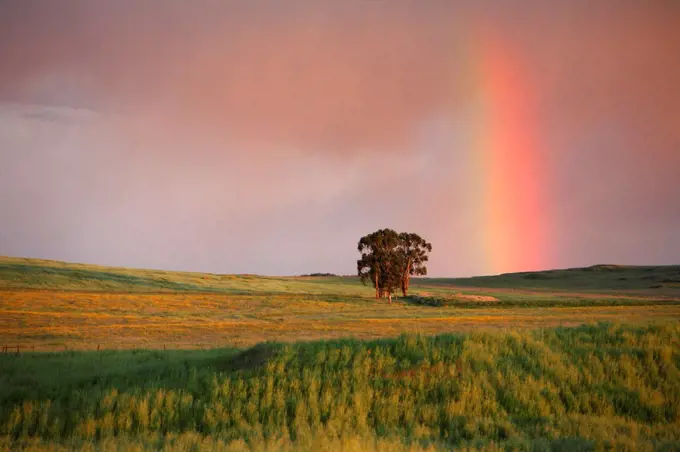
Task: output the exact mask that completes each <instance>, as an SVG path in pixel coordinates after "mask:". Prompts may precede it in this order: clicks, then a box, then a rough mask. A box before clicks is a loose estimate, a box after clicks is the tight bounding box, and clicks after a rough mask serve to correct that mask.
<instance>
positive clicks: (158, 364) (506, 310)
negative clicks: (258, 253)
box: [0, 258, 680, 450]
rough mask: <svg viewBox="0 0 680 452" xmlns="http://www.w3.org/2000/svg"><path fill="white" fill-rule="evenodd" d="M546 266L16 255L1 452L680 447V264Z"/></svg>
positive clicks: (7, 311) (3, 336) (4, 299)
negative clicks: (379, 290) (321, 270)
mask: <svg viewBox="0 0 680 452" xmlns="http://www.w3.org/2000/svg"><path fill="white" fill-rule="evenodd" d="M537 274H539V275H541V276H531V275H532V274H531V273H525V274H512V275H500V276H496V277H482V278H465V279H430V278H423V279H419V280H416V281H415V282H414V283H413V288H412V295H411V296H409V297H407V298H405V299H404V298H401V297H400V298H399V299H398V300H396V301H395V302H394V303H393V304H391V305H389V304H387V302H385V301H376V300H375V299H374V298H372V295H373V291H372V289H371V288H370V287H365V286H362V285H361V284H360V283H359V282H358V281H357V279H356V278H352V277H288V278H276V277H260V276H254V275H216V274H200V273H180V272H164V271H154V270H134V269H120V268H108V267H97V266H91V265H79V264H65V263H60V262H52V261H40V260H33V259H16V258H0V346H2V349H3V353H0V449H6V450H15V449H30V450H62V449H63V450H73V449H77V450H81V449H82V450H94V449H96V450H100V449H103V450H131V449H133V450H135V449H136V450H146V449H153V450H158V449H163V450H203V449H212V450H243V449H252V450H338V449H342V450H440V449H448V448H451V447H455V448H463V449H465V448H469V449H474V450H477V449H484V450H498V449H516V450H599V449H611V448H614V449H623V450H677V449H678V448H679V447H680V374H679V369H680V326H678V322H677V321H678V319H680V287H678V284H677V282H676V281H677V279H680V267H678V266H668V267H617V266H596V267H589V268H587V269H569V270H558V271H553V272H539V273H537Z"/></svg>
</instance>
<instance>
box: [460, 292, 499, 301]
mask: <svg viewBox="0 0 680 452" xmlns="http://www.w3.org/2000/svg"><path fill="white" fill-rule="evenodd" d="M453 298H454V299H456V300H460V301H477V302H482V303H493V302H497V301H499V300H498V298H496V297H492V296H490V295H471V294H465V293H457V294H456V295H454V297H453Z"/></svg>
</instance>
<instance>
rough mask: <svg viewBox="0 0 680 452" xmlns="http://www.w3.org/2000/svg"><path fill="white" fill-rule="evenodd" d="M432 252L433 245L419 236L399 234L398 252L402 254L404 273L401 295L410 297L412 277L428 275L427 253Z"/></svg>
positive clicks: (405, 233)
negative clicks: (409, 289) (409, 286)
mask: <svg viewBox="0 0 680 452" xmlns="http://www.w3.org/2000/svg"><path fill="white" fill-rule="evenodd" d="M430 251H432V244H431V243H429V242H427V241H426V240H425V239H423V238H422V237H421V236H419V235H418V234H414V233H409V232H402V233H401V234H399V247H398V249H397V252H398V253H400V254H401V262H402V266H403V267H402V268H403V273H402V277H401V293H402V295H404V296H405V297H406V296H407V295H408V285H409V282H410V281H411V276H413V275H418V276H425V275H427V267H426V266H425V263H426V262H427V261H428V256H427V253H429V252H430Z"/></svg>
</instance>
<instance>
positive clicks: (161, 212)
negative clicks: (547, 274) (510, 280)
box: [0, 0, 680, 276]
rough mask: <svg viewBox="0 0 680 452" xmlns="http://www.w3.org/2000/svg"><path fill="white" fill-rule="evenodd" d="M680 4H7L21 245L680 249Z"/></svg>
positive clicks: (103, 255) (340, 256)
mask: <svg viewBox="0 0 680 452" xmlns="http://www.w3.org/2000/svg"><path fill="white" fill-rule="evenodd" d="M678 55H680V2H674V1H661V0H659V1H655V0H649V1H645V2H640V1H626V0H620V1H606V0H601V1H598V2H592V1H582V0H574V1H569V2H542V1H527V2H510V1H489V2H456V1H454V0H425V1H415V0H390V1H383V0H370V1H369V0H322V1H312V0H291V1H286V2H281V1H275V0H261V1H249V2H246V1H221V0H220V1H218V0H196V1H191V2H189V1H180V0H165V1H161V0H155V1H148V0H139V1H98V2H92V1H86V0H82V1H74V0H63V1H60V2H43V1H37V0H13V1H8V0H0V255H10V256H21V257H39V258H48V259H57V260H66V261H75V262H87V263H94V264H103V265H116V266H127V267H145V268H160V269H171V270H190V271H205V272H215V273H258V274H268V275H296V274H303V273H311V272H333V273H340V274H351V273H354V272H355V271H356V259H357V258H358V257H359V256H358V252H357V250H356V245H357V242H358V240H359V238H360V237H361V236H362V235H365V234H367V233H370V232H372V231H374V230H377V229H380V228H392V229H395V230H398V231H409V232H416V233H418V234H420V235H421V236H423V237H424V238H426V239H427V240H429V241H430V242H431V243H432V245H433V251H432V253H431V256H430V263H429V274H430V275H432V276H470V275H481V274H496V273H502V272H512V271H528V270H539V269H549V268H566V267H576V266H588V265H594V264H604V263H607V264H641V265H642V264H680V176H679V174H680V83H678V81H679V80H680V58H678Z"/></svg>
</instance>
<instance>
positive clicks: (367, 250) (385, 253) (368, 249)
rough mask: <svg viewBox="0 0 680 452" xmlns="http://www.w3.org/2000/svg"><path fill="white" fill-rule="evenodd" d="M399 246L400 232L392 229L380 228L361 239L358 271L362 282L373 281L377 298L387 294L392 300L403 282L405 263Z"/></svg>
mask: <svg viewBox="0 0 680 452" xmlns="http://www.w3.org/2000/svg"><path fill="white" fill-rule="evenodd" d="M398 246H399V234H398V233H397V232H396V231H394V230H392V229H380V230H378V231H376V232H373V233H371V234H368V235H366V236H364V237H362V238H361V239H360V240H359V245H358V247H357V248H358V250H359V252H360V253H361V259H359V260H358V261H357V272H358V274H359V277H360V278H361V282H362V283H364V284H366V283H367V282H368V281H371V284H372V285H373V287H375V298H382V297H384V296H387V297H388V298H389V299H390V302H391V301H392V294H393V293H394V292H396V290H398V288H399V286H400V284H401V278H402V273H403V272H402V267H403V264H402V262H401V255H400V254H399V253H397V252H396V250H397V247H398Z"/></svg>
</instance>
